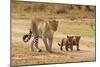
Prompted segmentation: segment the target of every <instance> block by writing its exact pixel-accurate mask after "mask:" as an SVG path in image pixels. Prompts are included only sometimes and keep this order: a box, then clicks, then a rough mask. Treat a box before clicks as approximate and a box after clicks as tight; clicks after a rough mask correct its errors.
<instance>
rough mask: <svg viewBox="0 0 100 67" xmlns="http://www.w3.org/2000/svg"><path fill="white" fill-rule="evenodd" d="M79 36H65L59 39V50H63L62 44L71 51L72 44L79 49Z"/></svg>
mask: <svg viewBox="0 0 100 67" xmlns="http://www.w3.org/2000/svg"><path fill="white" fill-rule="evenodd" d="M80 38H81V37H80V36H67V38H63V39H62V40H61V44H60V43H58V45H59V46H60V50H61V51H62V50H63V46H65V50H66V51H68V49H70V50H71V51H73V46H76V47H77V51H79V50H80V49H79V42H80Z"/></svg>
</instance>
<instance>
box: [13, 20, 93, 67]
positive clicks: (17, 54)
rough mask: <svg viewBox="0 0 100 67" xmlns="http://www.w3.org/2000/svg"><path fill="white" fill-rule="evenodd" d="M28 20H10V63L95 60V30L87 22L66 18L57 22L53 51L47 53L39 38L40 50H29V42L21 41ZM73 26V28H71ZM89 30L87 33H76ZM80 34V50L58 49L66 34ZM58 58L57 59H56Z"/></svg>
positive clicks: (25, 63) (26, 63) (15, 64)
mask: <svg viewBox="0 0 100 67" xmlns="http://www.w3.org/2000/svg"><path fill="white" fill-rule="evenodd" d="M30 22H31V21H30V20H18V19H16V20H12V51H11V53H12V54H11V59H12V65H13V66H17V65H30V64H50V63H65V62H80V61H95V31H94V30H91V28H90V27H89V25H87V24H79V23H67V22H68V21H67V22H66V20H64V21H62V22H60V23H59V27H58V31H57V32H56V33H55V35H54V42H53V53H48V52H47V51H46V49H45V47H44V44H43V43H42V41H41V40H40V42H39V47H40V48H42V52H40V53H38V52H36V51H34V52H33V51H31V49H30V46H29V44H30V42H31V40H30V41H29V42H28V43H23V42H22V36H23V35H24V34H25V33H27V32H28V29H29V26H30ZM72 27H73V28H72ZM74 30H77V32H78V31H79V32H87V31H88V32H89V33H79V32H78V33H77V32H76V31H74ZM71 34H73V35H80V36H82V39H81V42H80V49H81V51H79V52H78V51H76V50H75V51H72V52H71V51H67V52H66V51H65V50H64V51H60V49H59V46H58V45H57V43H58V42H60V40H61V39H62V38H63V37H65V36H66V35H71ZM58 60H59V61H58Z"/></svg>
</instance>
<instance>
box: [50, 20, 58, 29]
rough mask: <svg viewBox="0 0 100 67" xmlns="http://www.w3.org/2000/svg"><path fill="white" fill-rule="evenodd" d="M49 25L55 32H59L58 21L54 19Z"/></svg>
mask: <svg viewBox="0 0 100 67" xmlns="http://www.w3.org/2000/svg"><path fill="white" fill-rule="evenodd" d="M49 24H50V28H51V29H52V30H53V31H57V28H58V21H57V20H55V19H52V20H50V21H49Z"/></svg>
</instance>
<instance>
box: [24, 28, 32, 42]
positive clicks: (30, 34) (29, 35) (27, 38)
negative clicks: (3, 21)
mask: <svg viewBox="0 0 100 67" xmlns="http://www.w3.org/2000/svg"><path fill="white" fill-rule="evenodd" d="M31 36H32V31H31V29H30V30H29V33H28V34H26V35H24V36H23V41H24V42H28V41H29V40H30V39H31Z"/></svg>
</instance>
